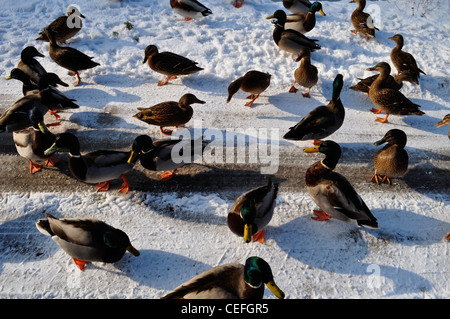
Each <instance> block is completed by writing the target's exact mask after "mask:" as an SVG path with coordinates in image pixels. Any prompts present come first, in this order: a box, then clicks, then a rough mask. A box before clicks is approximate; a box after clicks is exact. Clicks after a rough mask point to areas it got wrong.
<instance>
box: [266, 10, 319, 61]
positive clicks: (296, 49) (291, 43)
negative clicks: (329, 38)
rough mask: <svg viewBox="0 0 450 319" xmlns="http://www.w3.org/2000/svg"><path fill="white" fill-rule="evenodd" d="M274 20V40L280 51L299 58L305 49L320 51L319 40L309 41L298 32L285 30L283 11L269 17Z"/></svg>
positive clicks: (284, 14)
mask: <svg viewBox="0 0 450 319" xmlns="http://www.w3.org/2000/svg"><path fill="white" fill-rule="evenodd" d="M272 18H273V19H274V20H273V21H272V24H274V25H275V29H274V31H273V40H274V41H275V43H276V45H277V46H278V47H279V48H280V49H282V50H284V51H286V52H290V53H293V54H296V55H297V56H298V55H299V54H300V51H301V50H302V49H304V48H309V49H310V50H311V52H314V51H316V50H319V49H320V45H318V44H317V43H316V42H317V41H318V40H315V39H309V38H308V37H306V36H305V35H303V34H301V33H300V32H298V31H295V30H286V29H285V27H284V25H285V23H286V13H285V12H284V11H283V10H277V11H275V13H274V14H273V15H271V16H270V17H267V19H272Z"/></svg>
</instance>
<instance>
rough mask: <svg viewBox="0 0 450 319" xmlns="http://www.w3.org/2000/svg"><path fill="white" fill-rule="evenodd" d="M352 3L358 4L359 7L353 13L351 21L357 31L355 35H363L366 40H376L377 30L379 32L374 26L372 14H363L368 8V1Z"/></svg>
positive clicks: (362, 0) (359, 0) (353, 0)
mask: <svg viewBox="0 0 450 319" xmlns="http://www.w3.org/2000/svg"><path fill="white" fill-rule="evenodd" d="M350 3H357V4H358V7H357V8H356V9H355V11H353V13H352V16H351V21H352V24H353V27H354V28H355V30H352V32H353V33H355V34H356V33H358V32H359V33H361V34H362V35H364V36H365V37H366V39H369V37H371V38H375V30H379V29H378V28H377V27H375V26H374V25H373V19H372V17H371V16H370V14H368V13H366V12H363V10H364V8H365V7H366V0H352V1H350Z"/></svg>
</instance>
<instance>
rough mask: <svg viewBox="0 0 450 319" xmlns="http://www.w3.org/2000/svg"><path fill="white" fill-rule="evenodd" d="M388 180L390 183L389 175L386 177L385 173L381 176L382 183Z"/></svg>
mask: <svg viewBox="0 0 450 319" xmlns="http://www.w3.org/2000/svg"><path fill="white" fill-rule="evenodd" d="M386 180H387V182H388V184H389V185H391V180H390V179H389V177H387V176H386V175H384V176H383V179H382V180H381V182H382V183H384V181H386Z"/></svg>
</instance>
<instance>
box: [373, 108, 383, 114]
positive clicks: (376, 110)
mask: <svg viewBox="0 0 450 319" xmlns="http://www.w3.org/2000/svg"><path fill="white" fill-rule="evenodd" d="M370 112H372V113H373V114H380V113H381V112H383V111H382V110H379V109H377V108H374V107H373V108H371V109H370Z"/></svg>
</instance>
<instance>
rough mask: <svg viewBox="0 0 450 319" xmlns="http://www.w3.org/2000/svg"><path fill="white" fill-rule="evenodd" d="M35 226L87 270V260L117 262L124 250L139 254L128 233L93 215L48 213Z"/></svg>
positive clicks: (76, 263) (80, 267) (81, 267)
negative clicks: (84, 216) (71, 216)
mask: <svg viewBox="0 0 450 319" xmlns="http://www.w3.org/2000/svg"><path fill="white" fill-rule="evenodd" d="M46 215H47V219H40V220H39V221H38V222H37V223H36V227H37V229H38V230H39V232H41V233H42V234H44V235H46V236H50V237H51V238H52V239H53V240H54V241H55V243H57V244H58V246H60V247H61V248H62V249H63V250H64V251H65V252H66V253H67V254H68V255H69V256H70V257H72V259H73V261H74V262H75V265H76V266H77V267H78V268H79V269H80V270H84V268H85V265H86V263H87V262H104V263H114V262H117V261H119V260H120V259H122V257H123V256H124V254H125V251H128V252H130V253H131V254H132V255H133V256H136V257H137V256H139V255H140V253H139V251H138V250H137V249H136V248H134V247H133V246H132V245H131V242H130V238H129V237H128V235H127V234H126V233H125V232H123V231H122V230H120V229H117V228H114V227H112V226H110V225H108V224H106V223H105V222H102V221H100V220H97V219H92V218H56V217H54V216H53V215H51V214H49V213H46Z"/></svg>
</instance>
